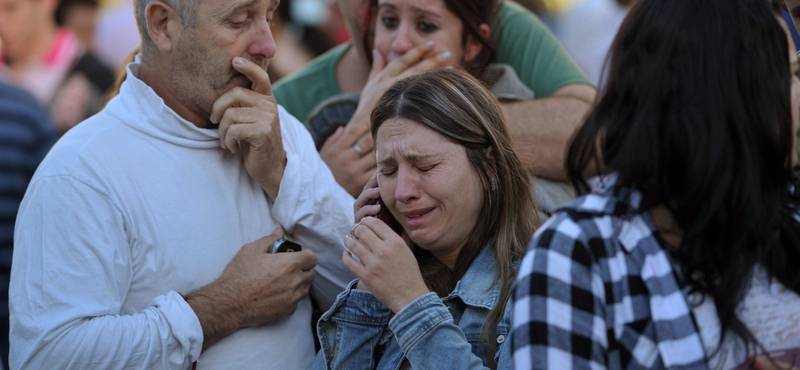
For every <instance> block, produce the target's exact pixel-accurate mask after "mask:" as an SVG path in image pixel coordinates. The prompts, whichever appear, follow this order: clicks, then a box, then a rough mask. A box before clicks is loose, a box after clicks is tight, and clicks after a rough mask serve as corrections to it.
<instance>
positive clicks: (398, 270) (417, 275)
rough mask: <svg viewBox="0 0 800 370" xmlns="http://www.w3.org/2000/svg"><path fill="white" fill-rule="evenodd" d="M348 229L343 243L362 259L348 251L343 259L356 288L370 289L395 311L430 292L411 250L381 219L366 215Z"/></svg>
mask: <svg viewBox="0 0 800 370" xmlns="http://www.w3.org/2000/svg"><path fill="white" fill-rule="evenodd" d="M351 233H352V235H348V236H347V237H346V238H345V245H346V246H347V248H348V249H349V250H350V251H351V253H353V254H354V255H355V256H356V257H358V258H359V259H360V260H361V263H359V262H358V261H356V260H355V259H354V258H353V257H352V256H350V255H349V254H348V253H345V254H344V256H343V257H342V262H344V265H345V266H346V267H347V268H348V269H349V270H350V271H351V272H352V273H353V274H355V275H356V277H358V278H359V279H360V281H359V282H358V286H357V287H356V288H357V289H362V290H368V291H370V292H372V295H374V296H375V298H377V299H378V300H379V301H381V302H382V303H383V304H385V305H386V307H388V308H389V309H390V310H392V312H394V313H397V312H400V310H402V309H403V308H404V307H406V306H407V305H408V304H409V303H411V302H412V301H414V300H415V299H417V298H419V297H421V296H423V295H425V294H427V293H429V292H430V290H429V289H428V287H427V286H426V285H425V281H424V280H422V273H421V272H420V271H419V264H418V263H417V259H416V258H414V253H413V252H412V251H411V249H410V248H408V246H407V245H406V242H405V241H404V240H403V238H401V237H400V236H399V235H397V234H396V233H395V232H394V231H392V229H391V228H390V227H389V226H387V225H386V224H385V223H383V221H381V220H379V219H377V218H375V217H365V218H363V219H362V220H361V222H359V223H358V224H356V226H354V227H353V229H352V230H351Z"/></svg>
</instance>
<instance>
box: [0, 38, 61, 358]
mask: <svg viewBox="0 0 800 370" xmlns="http://www.w3.org/2000/svg"><path fill="white" fill-rule="evenodd" d="M0 50H2V43H1V42H0ZM57 138H58V133H57V132H56V131H55V129H54V128H53V124H52V123H50V117H49V116H48V114H47V109H45V108H44V107H42V106H41V105H39V103H37V102H36V100H35V99H34V98H33V96H31V95H30V94H28V93H27V92H25V91H24V90H22V89H20V88H18V87H16V86H13V85H10V84H7V83H5V82H2V81H0V369H2V368H8V281H9V277H10V275H11V256H12V253H13V249H14V223H15V222H16V219H17V210H18V209H19V204H20V202H21V201H22V197H23V196H24V195H25V190H26V189H27V188H28V183H29V182H30V180H31V177H33V173H34V171H36V167H37V166H38V165H39V162H41V160H42V159H43V158H44V156H45V154H47V151H48V150H50V147H52V146H53V143H54V142H55V141H56V139H57Z"/></svg>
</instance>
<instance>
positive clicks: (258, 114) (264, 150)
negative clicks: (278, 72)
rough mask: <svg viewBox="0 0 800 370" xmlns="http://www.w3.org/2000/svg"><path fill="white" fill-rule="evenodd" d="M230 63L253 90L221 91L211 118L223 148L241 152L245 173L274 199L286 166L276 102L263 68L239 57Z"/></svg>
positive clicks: (234, 89)
mask: <svg viewBox="0 0 800 370" xmlns="http://www.w3.org/2000/svg"><path fill="white" fill-rule="evenodd" d="M232 63H233V68H234V69H236V70H237V71H239V72H241V73H242V74H244V75H245V76H246V77H247V78H248V79H250V81H252V83H253V84H252V89H246V88H243V87H234V88H233V89H230V90H229V91H228V92H226V93H224V94H222V96H220V97H219V99H217V101H215V102H214V107H213V108H212V110H211V118H210V120H211V122H213V123H215V124H218V125H219V139H220V145H221V146H222V148H223V149H227V150H230V151H231V153H237V152H239V151H241V152H242V157H243V158H244V166H245V169H246V170H247V173H248V174H249V175H250V177H252V178H253V179H255V180H256V181H258V183H259V184H260V185H261V188H262V189H264V192H266V193H267V196H268V197H269V198H270V200H275V198H276V197H277V196H278V190H279V188H280V184H281V179H282V178H283V170H284V169H285V168H286V152H285V151H284V150H283V142H282V140H281V125H280V117H279V115H278V102H277V101H276V100H275V97H274V96H273V95H272V84H271V83H270V81H269V75H268V74H267V72H266V71H265V70H264V69H262V68H261V67H260V66H258V65H257V64H255V63H253V62H252V61H249V60H247V59H245V58H241V57H236V58H233V61H232Z"/></svg>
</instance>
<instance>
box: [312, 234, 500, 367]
mask: <svg viewBox="0 0 800 370" xmlns="http://www.w3.org/2000/svg"><path fill="white" fill-rule="evenodd" d="M496 271H497V268H496V266H495V251H494V249H492V248H489V247H487V248H484V250H483V251H482V252H481V253H480V254H479V255H478V257H476V258H475V261H474V262H473V263H472V265H471V266H470V267H469V269H468V270H467V272H466V274H464V277H463V278H462V279H461V280H460V281H459V282H458V283H457V284H456V288H455V289H454V290H453V292H452V293H450V295H448V296H447V297H445V298H442V299H440V298H439V297H438V296H437V295H436V293H433V292H431V293H428V294H425V295H423V296H422V297H419V298H417V299H416V300H414V301H413V302H411V303H410V304H409V305H408V306H406V307H405V308H403V309H402V310H401V311H400V312H398V313H397V315H394V314H393V313H392V311H391V310H389V308H387V307H386V306H385V305H384V304H383V303H381V302H380V301H378V299H376V298H375V297H374V296H373V295H372V294H371V293H369V292H366V291H362V290H357V289H355V285H356V282H357V281H358V280H354V281H353V282H351V283H350V285H349V286H348V287H347V289H346V290H345V291H344V292H342V293H341V294H339V296H338V297H337V298H336V302H335V303H334V304H333V306H332V307H331V309H330V310H328V311H327V312H325V314H323V315H322V317H321V318H320V320H319V322H318V323H317V335H318V336H319V339H320V343H321V345H322V350H321V351H320V352H319V353H318V354H317V358H316V362H315V363H314V367H313V368H314V369H358V370H366V369H375V370H397V369H399V368H400V366H401V365H402V363H403V360H404V359H405V358H406V357H407V358H408V359H409V361H410V362H411V367H412V368H413V369H414V370H425V369H458V370H466V369H484V368H485V366H486V365H487V357H486V351H487V348H486V347H487V346H485V345H483V344H482V342H481V337H482V334H483V332H482V328H483V323H484V321H485V320H486V316H487V315H488V313H489V311H490V310H491V309H492V307H494V305H495V303H496V302H497V298H498V297H497V296H498V294H499V293H500V286H499V285H498V284H495V285H494V286H491V287H490V285H491V284H492V282H493V279H494V276H495V273H496ZM510 308H511V306H510V301H509V303H507V304H506V309H505V312H504V314H503V318H502V320H500V323H499V324H498V326H497V334H496V337H495V338H494V339H495V340H496V343H497V349H496V352H495V354H494V360H495V362H496V363H497V364H498V365H497V368H498V369H511V348H510V346H507V345H504V344H505V342H506V339H507V338H508V332H509V328H510V324H511V309H510ZM334 353H335V355H334Z"/></svg>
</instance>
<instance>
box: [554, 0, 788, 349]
mask: <svg viewBox="0 0 800 370" xmlns="http://www.w3.org/2000/svg"><path fill="white" fill-rule="evenodd" d="M776 6H777V5H776V3H775V2H773V8H772V9H770V5H769V2H768V1H765V0H675V1H663V0H639V1H638V2H637V3H636V5H634V6H633V8H632V9H631V10H630V13H629V14H628V16H627V18H626V19H625V21H624V22H623V24H622V26H621V28H620V30H619V33H618V35H617V38H616V39H615V41H614V43H613V46H612V51H611V59H610V64H609V72H608V79H607V83H606V85H605V88H604V91H603V92H602V97H601V98H600V100H599V102H598V104H597V106H596V108H595V109H594V111H593V112H592V113H591V115H590V116H589V117H588V118H587V120H586V122H585V123H584V124H583V126H582V127H581V128H580V129H579V130H578V132H577V133H576V135H575V137H574V140H573V142H572V144H571V146H570V148H569V151H568V155H567V168H568V173H569V176H570V179H571V181H572V182H573V185H575V187H576V189H579V191H580V192H581V193H586V192H588V191H589V187H588V185H587V183H586V181H585V179H584V177H583V174H585V173H587V171H588V172H591V171H599V170H601V169H607V170H609V171H612V172H615V173H617V175H618V178H617V180H616V183H615V184H614V186H615V187H618V188H622V187H624V188H632V189H635V190H638V191H639V192H641V194H642V202H641V206H640V211H641V212H647V211H648V210H650V209H652V208H653V207H655V206H658V205H663V206H666V207H667V208H668V209H669V210H670V212H671V214H672V216H673V217H674V220H675V222H676V225H677V227H678V228H679V229H680V231H681V232H682V236H681V242H680V245H679V246H676V247H677V248H675V249H674V250H673V255H674V256H675V258H676V260H677V262H678V264H679V265H680V267H681V269H682V276H683V278H684V279H685V280H686V281H685V283H686V284H688V286H689V287H690V288H691V290H692V291H693V292H699V293H702V295H703V297H705V298H711V299H713V300H714V303H715V305H716V309H717V314H718V316H719V319H720V323H721V325H722V328H723V333H725V332H726V331H728V330H730V331H732V332H733V333H734V334H736V335H738V336H739V337H740V338H742V339H743V340H744V341H745V344H746V345H747V346H748V348H750V349H752V348H753V347H751V345H759V343H758V342H757V341H756V340H755V338H754V337H753V335H752V333H751V332H750V331H749V330H748V329H747V327H746V326H745V325H744V324H743V323H742V322H741V321H740V320H739V319H738V318H737V316H736V314H735V312H736V307H737V305H738V304H739V303H740V302H741V301H742V300H743V299H744V296H745V294H746V292H747V290H748V289H749V282H750V279H751V278H752V272H753V269H754V267H755V265H756V264H761V265H762V266H763V267H764V268H765V269H766V270H767V272H768V273H769V274H770V276H771V277H772V278H775V279H777V280H778V281H779V282H781V283H782V284H783V285H785V286H786V287H788V288H789V289H792V290H793V291H795V292H797V293H800V274H798V272H797V271H798V267H799V266H798V261H800V231H799V230H800V224H798V221H797V219H795V218H794V214H795V213H796V212H797V211H798V204H799V202H798V199H797V198H796V197H794V196H792V194H791V192H790V191H789V189H790V188H792V186H791V185H790V184H792V183H795V184H796V180H795V179H794V178H793V174H792V171H791V168H790V167H791V151H792V150H793V149H792V138H793V137H794V136H795V133H794V132H793V131H792V118H791V106H790V104H793V103H790V99H791V98H790V97H791V93H790V88H791V78H790V65H789V58H788V55H789V50H788V47H787V45H788V41H787V38H786V35H785V32H784V30H783V28H782V27H781V25H780V23H779V21H778V20H777V18H776V13H775V11H779V9H776V8H775V7H776Z"/></svg>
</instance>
